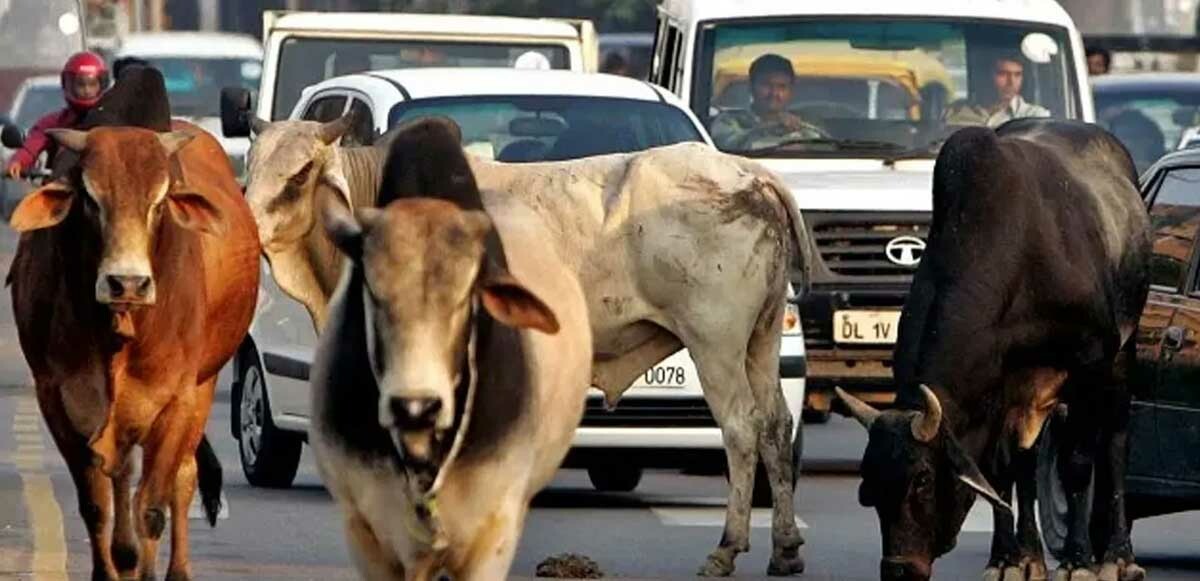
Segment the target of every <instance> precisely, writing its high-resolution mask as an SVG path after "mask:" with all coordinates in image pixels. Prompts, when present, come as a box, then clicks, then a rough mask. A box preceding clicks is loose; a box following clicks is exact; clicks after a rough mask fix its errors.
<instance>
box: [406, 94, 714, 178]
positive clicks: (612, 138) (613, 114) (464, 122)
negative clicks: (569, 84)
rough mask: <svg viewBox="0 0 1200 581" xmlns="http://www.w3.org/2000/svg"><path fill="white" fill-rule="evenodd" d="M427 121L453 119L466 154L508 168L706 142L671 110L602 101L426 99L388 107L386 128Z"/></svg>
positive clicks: (657, 105) (654, 104) (680, 114)
mask: <svg viewBox="0 0 1200 581" xmlns="http://www.w3.org/2000/svg"><path fill="white" fill-rule="evenodd" d="M426 115H444V116H446V117H450V118H451V119H453V120H454V121H455V122H457V123H458V124H459V126H460V127H461V128H462V132H463V144H464V146H465V147H466V148H467V150H468V151H470V152H471V153H472V154H474V155H477V156H480V157H484V158H487V159H495V160H498V161H506V162H531V161H561V160H566V159H577V158H580V157H588V156H592V155H602V154H606V153H625V152H632V151H640V150H643V149H648V148H651V147H658V146H661V145H669V144H672V143H679V142H681V141H703V140H704V138H703V137H702V136H701V134H700V132H699V130H698V129H697V128H696V126H695V125H694V124H693V123H692V121H691V120H690V119H689V118H688V117H687V115H686V114H684V113H683V111H680V110H679V109H677V108H675V107H671V106H670V105H667V104H665V103H659V102H654V101H637V100H633V99H615V98H600V97H570V96H568V97H564V96H482V97H454V98H444V99H423V100H418V101H409V102H405V103H400V104H398V105H396V106H395V107H393V108H392V111H391V113H390V114H389V116H388V120H389V123H388V127H389V128H394V127H396V126H397V125H399V124H400V123H404V122H406V121H409V120H412V119H415V118H417V117H422V116H426Z"/></svg>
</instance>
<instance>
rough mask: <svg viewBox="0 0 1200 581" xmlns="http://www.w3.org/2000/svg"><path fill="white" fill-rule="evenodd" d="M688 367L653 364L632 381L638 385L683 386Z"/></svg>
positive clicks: (686, 380)
mask: <svg viewBox="0 0 1200 581" xmlns="http://www.w3.org/2000/svg"><path fill="white" fill-rule="evenodd" d="M687 375H688V369H687V368H686V367H684V366H682V365H663V364H659V365H655V366H654V367H651V368H650V369H647V370H646V372H645V373H643V374H642V376H641V377H639V378H638V379H637V381H635V382H634V385H635V386H640V387H684V386H685V385H687V382H688V376H687Z"/></svg>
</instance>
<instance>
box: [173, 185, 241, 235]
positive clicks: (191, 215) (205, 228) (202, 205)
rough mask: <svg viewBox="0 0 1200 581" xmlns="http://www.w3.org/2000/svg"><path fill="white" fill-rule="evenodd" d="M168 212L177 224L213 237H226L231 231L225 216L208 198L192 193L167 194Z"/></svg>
mask: <svg viewBox="0 0 1200 581" xmlns="http://www.w3.org/2000/svg"><path fill="white" fill-rule="evenodd" d="M165 203H166V204H167V210H168V211H170V212H171V219H173V220H175V223H176V224H179V225H180V226H182V227H184V228H187V229H188V230H195V231H196V232H203V233H205V234H212V235H213V236H224V235H225V233H226V232H228V231H229V224H227V223H226V222H225V216H224V214H222V213H221V210H219V209H217V207H216V206H215V205H213V203H212V202H210V201H209V200H208V198H206V197H204V196H202V195H200V194H196V193H192V192H171V193H170V194H167V200H166V202H165Z"/></svg>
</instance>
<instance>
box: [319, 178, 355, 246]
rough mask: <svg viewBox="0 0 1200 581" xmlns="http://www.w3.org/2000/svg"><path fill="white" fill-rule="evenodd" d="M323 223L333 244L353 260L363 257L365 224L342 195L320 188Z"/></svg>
mask: <svg viewBox="0 0 1200 581" xmlns="http://www.w3.org/2000/svg"><path fill="white" fill-rule="evenodd" d="M317 203H318V204H319V205H318V208H320V211H321V225H322V226H324V227H325V234H326V235H328V236H329V239H330V240H331V241H333V244H334V245H335V246H337V247H338V250H341V251H342V253H343V254H345V255H346V256H348V257H350V259H351V260H359V259H361V258H362V239H363V225H362V223H360V222H359V220H358V217H356V216H355V215H354V212H352V211H351V210H350V206H349V205H348V204H347V203H346V201H345V200H344V199H343V198H342V197H341V195H339V194H337V193H334V192H331V191H329V190H326V189H321V188H318V190H317Z"/></svg>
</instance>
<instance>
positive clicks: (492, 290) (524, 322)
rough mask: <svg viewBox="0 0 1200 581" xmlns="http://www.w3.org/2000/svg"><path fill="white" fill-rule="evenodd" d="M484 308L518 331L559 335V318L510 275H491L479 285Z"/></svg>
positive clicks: (501, 272) (495, 273) (500, 273)
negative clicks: (534, 331)
mask: <svg viewBox="0 0 1200 581" xmlns="http://www.w3.org/2000/svg"><path fill="white" fill-rule="evenodd" d="M479 294H480V297H481V298H482V299H483V308H485V309H487V312H488V313H489V314H491V315H492V316H493V317H495V318H496V320H497V321H500V322H501V323H504V324H505V325H508V326H510V327H515V328H518V329H536V330H538V331H541V332H543V333H546V334H548V335H553V334H555V333H557V332H558V329H559V325H558V317H556V316H554V311H552V310H550V307H549V306H547V305H546V303H544V302H542V299H539V298H538V297H537V296H536V295H534V294H533V292H531V291H530V290H529V289H527V288H525V285H523V284H521V283H520V281H518V280H517V279H516V278H513V276H512V275H511V274H509V273H507V272H504V271H498V272H493V273H489V274H488V275H487V276H486V278H485V279H484V280H483V281H482V282H481V283H480V285H479Z"/></svg>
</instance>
